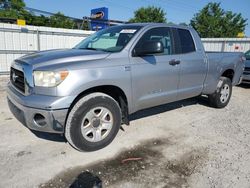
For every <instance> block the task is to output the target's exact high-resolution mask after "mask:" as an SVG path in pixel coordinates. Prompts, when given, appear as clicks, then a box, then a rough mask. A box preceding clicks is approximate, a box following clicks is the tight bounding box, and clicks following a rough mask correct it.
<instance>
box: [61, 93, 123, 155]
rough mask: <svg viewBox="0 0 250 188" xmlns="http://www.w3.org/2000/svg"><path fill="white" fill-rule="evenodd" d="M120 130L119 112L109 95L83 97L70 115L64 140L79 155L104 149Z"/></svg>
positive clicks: (116, 104)
mask: <svg viewBox="0 0 250 188" xmlns="http://www.w3.org/2000/svg"><path fill="white" fill-rule="evenodd" d="M120 126H121V109H120V107H119V104H118V103H117V102H116V101H115V100H114V99H113V98H112V97H110V96H109V95H106V94H104V93H92V94H89V95H86V96H84V97H82V98H81V99H80V100H78V101H77V102H76V104H75V105H74V106H73V108H72V110H71V111H70V112H69V115H68V118H67V122H66V126H65V137H66V139H67V141H68V142H69V144H70V145H71V146H73V147H74V148H75V149H77V150H79V151H95V150H99V149H102V148H104V147H105V146H107V145H108V144H110V143H111V142H112V141H113V139H114V138H115V136H116V134H117V133H118V131H119V129H120Z"/></svg>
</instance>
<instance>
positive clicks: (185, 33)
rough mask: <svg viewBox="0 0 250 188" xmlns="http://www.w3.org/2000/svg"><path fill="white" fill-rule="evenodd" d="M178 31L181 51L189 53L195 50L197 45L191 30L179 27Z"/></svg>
mask: <svg viewBox="0 0 250 188" xmlns="http://www.w3.org/2000/svg"><path fill="white" fill-rule="evenodd" d="M177 33H178V35H179V45H180V46H179V50H178V51H179V52H181V53H189V52H194V51H195V45H194V41H193V37H192V35H191V34H190V32H189V30H186V29H177Z"/></svg>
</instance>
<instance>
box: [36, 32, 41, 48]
mask: <svg viewBox="0 0 250 188" xmlns="http://www.w3.org/2000/svg"><path fill="white" fill-rule="evenodd" d="M36 37H37V51H40V49H41V46H40V34H39V30H38V29H37V30H36Z"/></svg>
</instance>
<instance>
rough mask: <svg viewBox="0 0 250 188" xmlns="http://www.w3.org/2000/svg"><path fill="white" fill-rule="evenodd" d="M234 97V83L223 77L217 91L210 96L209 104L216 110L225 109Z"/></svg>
mask: <svg viewBox="0 0 250 188" xmlns="http://www.w3.org/2000/svg"><path fill="white" fill-rule="evenodd" d="M231 95H232V82H231V80H230V79H229V78H226V77H221V78H220V81H219V83H218V85H217V90H216V91H215V92H214V93H213V94H211V95H209V96H208V99H209V103H210V105H211V106H212V107H215V108H224V107H225V106H227V104H228V103H229V101H230V98H231Z"/></svg>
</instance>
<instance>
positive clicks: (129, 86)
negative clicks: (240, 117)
mask: <svg viewBox="0 0 250 188" xmlns="http://www.w3.org/2000/svg"><path fill="white" fill-rule="evenodd" d="M244 58H245V57H244V54H242V53H205V51H204V48H203V45H202V43H201V40H200V38H199V36H198V34H197V33H196V31H195V30H194V29H192V28H190V27H183V26H175V25H166V24H154V23H143V24H125V25H120V26H113V27H110V28H108V29H105V30H101V31H99V32H96V33H95V34H93V35H92V36H90V37H88V38H86V39H85V40H83V41H82V42H81V43H80V44H78V45H77V46H76V47H74V48H73V49H64V50H62V49H61V50H51V51H42V52H38V53H34V54H30V55H26V56H24V57H21V58H19V59H17V60H15V61H14V62H13V63H12V65H11V70H10V82H9V84H8V88H7V93H8V95H7V97H8V103H9V107H10V109H11V111H12V113H13V114H14V115H15V116H16V118H17V119H18V120H19V121H20V122H21V123H22V124H24V125H25V126H27V127H28V128H29V129H32V130H37V131H43V132H51V133H61V134H64V135H65V137H66V139H67V141H68V142H69V143H70V144H71V145H72V146H73V147H74V148H76V149H78V150H80V151H93V150H98V149H101V148H103V147H105V146H106V145H108V144H109V143H111V142H112V140H113V139H114V137H115V136H116V134H117V132H118V130H119V129H120V126H121V124H122V123H124V124H129V115H130V114H132V113H134V112H136V111H138V110H141V109H145V108H149V107H153V106H157V105H161V104H165V103H170V102H173V101H177V100H182V99H186V98H190V97H194V96H199V95H207V96H208V99H209V102H210V104H211V105H212V106H213V107H216V108H223V107H225V106H226V105H227V104H228V102H229V100H230V97H231V94H232V86H233V85H236V84H238V83H239V82H240V80H241V75H242V72H243V69H244ZM194 115H195V114H194Z"/></svg>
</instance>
